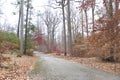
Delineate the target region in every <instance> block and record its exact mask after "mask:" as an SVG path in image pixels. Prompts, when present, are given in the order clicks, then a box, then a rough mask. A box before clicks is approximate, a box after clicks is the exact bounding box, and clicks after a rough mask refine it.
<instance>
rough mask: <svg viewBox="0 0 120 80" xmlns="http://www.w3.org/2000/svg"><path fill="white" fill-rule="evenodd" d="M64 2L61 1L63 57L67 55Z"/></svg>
mask: <svg viewBox="0 0 120 80" xmlns="http://www.w3.org/2000/svg"><path fill="white" fill-rule="evenodd" d="M64 3H65V0H62V14H63V31H64V56H66V55H67V51H66V47H67V46H66V28H65V10H64Z"/></svg>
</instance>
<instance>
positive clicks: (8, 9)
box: [0, 0, 48, 25]
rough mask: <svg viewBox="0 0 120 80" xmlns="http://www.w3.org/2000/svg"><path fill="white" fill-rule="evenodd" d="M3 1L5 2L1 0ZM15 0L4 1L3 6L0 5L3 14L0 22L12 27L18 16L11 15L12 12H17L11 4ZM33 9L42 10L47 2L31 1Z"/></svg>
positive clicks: (43, 0) (42, 0)
mask: <svg viewBox="0 0 120 80" xmlns="http://www.w3.org/2000/svg"><path fill="white" fill-rule="evenodd" d="M3 1H5V0H3ZM15 2H16V0H6V1H5V2H4V4H2V7H1V10H2V12H3V13H4V14H3V15H2V17H1V18H0V21H1V22H2V23H3V22H5V21H6V22H7V23H10V24H12V25H15V24H16V22H17V19H18V15H13V12H18V10H17V8H16V7H15V5H13V4H11V3H15ZM32 2H33V7H34V9H35V10H41V11H42V10H43V9H44V8H43V6H44V5H46V4H47V2H48V1H47V0H32Z"/></svg>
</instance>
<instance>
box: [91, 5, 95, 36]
mask: <svg viewBox="0 0 120 80" xmlns="http://www.w3.org/2000/svg"><path fill="white" fill-rule="evenodd" d="M94 4H95V3H93V4H92V24H93V26H92V33H93V34H94V30H95V22H94V20H95V18H94V16H95V15H94V10H95V5H94Z"/></svg>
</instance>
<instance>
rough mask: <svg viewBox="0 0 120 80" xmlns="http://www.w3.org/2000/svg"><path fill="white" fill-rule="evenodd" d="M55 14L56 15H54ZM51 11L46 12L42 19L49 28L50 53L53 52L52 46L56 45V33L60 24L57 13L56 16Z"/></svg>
mask: <svg viewBox="0 0 120 80" xmlns="http://www.w3.org/2000/svg"><path fill="white" fill-rule="evenodd" d="M54 14H55V13H54ZM54 14H53V13H52V12H51V11H49V10H46V11H45V12H44V16H42V19H43V21H44V23H45V25H46V27H47V40H48V52H51V50H50V49H51V48H50V47H51V44H54V43H55V32H56V29H57V27H58V24H59V23H60V20H59V17H58V15H57V13H56V14H55V15H54Z"/></svg>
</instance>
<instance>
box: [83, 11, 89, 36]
mask: <svg viewBox="0 0 120 80" xmlns="http://www.w3.org/2000/svg"><path fill="white" fill-rule="evenodd" d="M84 11H85V19H86V33H87V37H88V35H89V32H88V16H87V10H84Z"/></svg>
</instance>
